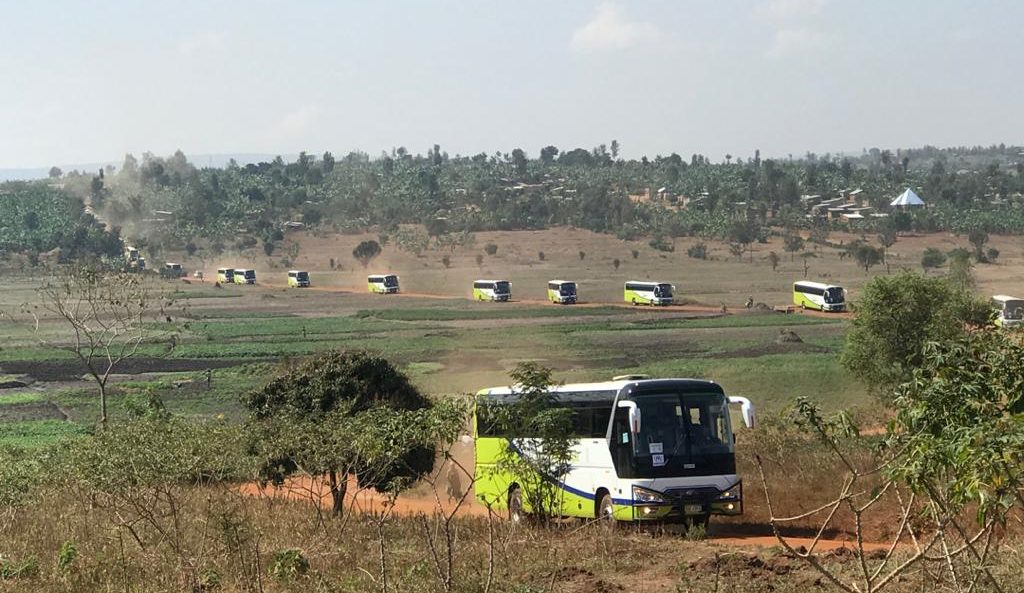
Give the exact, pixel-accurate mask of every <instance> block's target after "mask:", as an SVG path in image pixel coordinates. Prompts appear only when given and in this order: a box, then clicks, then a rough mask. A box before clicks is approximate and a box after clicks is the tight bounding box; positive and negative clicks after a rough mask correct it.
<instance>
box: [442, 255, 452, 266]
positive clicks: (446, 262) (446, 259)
mask: <svg viewBox="0 0 1024 593" xmlns="http://www.w3.org/2000/svg"><path fill="white" fill-rule="evenodd" d="M441 263H442V264H444V267H445V269H447V268H450V267H452V258H451V256H448V255H446V256H444V257H442V258H441Z"/></svg>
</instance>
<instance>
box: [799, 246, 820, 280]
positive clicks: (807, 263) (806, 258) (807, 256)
mask: <svg viewBox="0 0 1024 593" xmlns="http://www.w3.org/2000/svg"><path fill="white" fill-rule="evenodd" d="M815 257H818V256H817V255H816V254H815V253H814V252H813V251H805V252H803V253H801V254H800V259H802V260H803V264H804V278H806V277H807V273H808V272H810V271H811V259H812V258H815Z"/></svg>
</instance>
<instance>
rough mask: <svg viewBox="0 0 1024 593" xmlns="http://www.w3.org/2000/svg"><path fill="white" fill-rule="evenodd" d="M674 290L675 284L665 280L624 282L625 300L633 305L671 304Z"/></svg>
mask: <svg viewBox="0 0 1024 593" xmlns="http://www.w3.org/2000/svg"><path fill="white" fill-rule="evenodd" d="M675 290H676V287H675V286H673V285H671V284H667V283H665V282H641V281H639V280H630V281H629V282H627V283H626V292H625V295H626V297H625V300H626V302H627V303H632V304H634V305H671V304H672V293H674V292H675Z"/></svg>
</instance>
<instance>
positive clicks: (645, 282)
mask: <svg viewBox="0 0 1024 593" xmlns="http://www.w3.org/2000/svg"><path fill="white" fill-rule="evenodd" d="M626 284H650V285H651V286H658V285H659V284H671V282H661V281H655V280H626Z"/></svg>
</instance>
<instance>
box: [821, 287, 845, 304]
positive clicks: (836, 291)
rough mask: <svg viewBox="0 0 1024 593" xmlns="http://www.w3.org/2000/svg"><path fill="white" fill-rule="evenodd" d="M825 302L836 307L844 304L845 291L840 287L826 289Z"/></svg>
mask: <svg viewBox="0 0 1024 593" xmlns="http://www.w3.org/2000/svg"><path fill="white" fill-rule="evenodd" d="M825 302H826V303H828V304H830V305H834V304H838V303H841V302H843V289H842V288H839V287H838V286H833V287H832V288H826V289H825Z"/></svg>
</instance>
